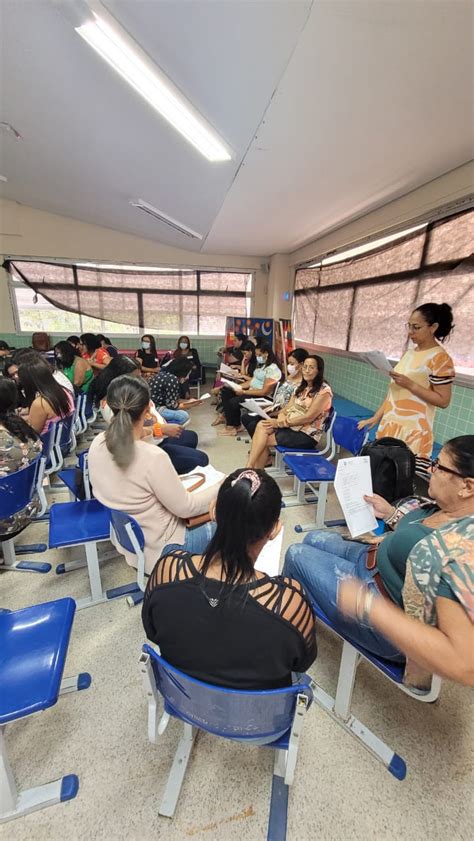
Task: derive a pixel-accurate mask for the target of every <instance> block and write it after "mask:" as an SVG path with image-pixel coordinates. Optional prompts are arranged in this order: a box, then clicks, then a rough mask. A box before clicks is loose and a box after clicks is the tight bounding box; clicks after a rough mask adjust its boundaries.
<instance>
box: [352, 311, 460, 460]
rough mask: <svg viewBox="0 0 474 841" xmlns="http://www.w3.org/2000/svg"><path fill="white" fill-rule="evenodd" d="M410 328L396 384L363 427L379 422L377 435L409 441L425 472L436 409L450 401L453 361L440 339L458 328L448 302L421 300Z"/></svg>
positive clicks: (361, 426) (431, 445)
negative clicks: (411, 344) (411, 343)
mask: <svg viewBox="0 0 474 841" xmlns="http://www.w3.org/2000/svg"><path fill="white" fill-rule="evenodd" d="M407 326H408V335H409V337H410V339H411V340H412V342H413V344H414V347H413V348H410V349H409V350H407V351H406V353H404V354H403V356H402V358H401V359H400V362H399V363H398V364H397V365H396V366H395V368H394V369H393V371H392V372H391V374H390V376H391V377H392V380H393V383H392V384H391V385H390V387H389V389H388V392H387V396H386V398H385V400H384V402H383V403H382V405H381V406H380V408H379V409H378V411H377V412H376V413H375V415H373V416H372V417H371V418H368V419H367V420H363V421H360V423H359V425H358V426H359V429H364V427H367V428H368V429H372V427H373V426H375V425H376V424H377V423H379V421H380V424H379V428H378V430H377V435H376V437H377V438H383V437H385V436H387V437H391V438H399V439H400V440H401V441H404V442H405V444H407V446H408V447H410V449H411V450H412V452H414V453H415V456H417V466H418V468H421V470H423V471H426V470H427V469H428V466H429V460H430V457H431V451H432V449H433V421H434V414H435V409H436V408H437V407H439V408H440V409H446V408H447V407H448V406H449V403H450V401H451V390H452V383H453V380H454V364H453V360H452V359H451V357H450V356H449V354H448V353H447V352H446V351H445V350H444V348H443V347H441V345H440V342H441V343H443V342H444V341H446V339H447V338H448V336H449V334H450V333H451V331H452V329H453V326H454V325H453V311H452V309H451V307H450V306H449V304H435V303H429V304H421V306H419V307H417V308H416V310H414V311H413V312H412V314H411V316H410V320H409V322H408V325H407Z"/></svg>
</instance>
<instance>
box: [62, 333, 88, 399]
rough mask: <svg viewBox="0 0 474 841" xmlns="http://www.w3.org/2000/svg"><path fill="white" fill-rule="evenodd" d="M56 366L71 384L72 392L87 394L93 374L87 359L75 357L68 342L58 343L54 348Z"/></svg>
mask: <svg viewBox="0 0 474 841" xmlns="http://www.w3.org/2000/svg"><path fill="white" fill-rule="evenodd" d="M54 356H55V359H56V366H57V368H58V369H59V370H60V371H63V373H64V374H65V375H66V377H67V378H68V380H69V381H70V382H71V383H72V384H73V386H74V391H76V392H80V393H81V394H87V392H88V391H89V386H90V384H91V382H92V380H93V379H94V372H93V370H92V368H91V366H90V365H89V363H88V361H87V359H83V357H82V356H77V354H76V352H75V350H74V348H73V347H72V345H71V344H70V343H69V342H58V343H57V344H56V345H55V346H54Z"/></svg>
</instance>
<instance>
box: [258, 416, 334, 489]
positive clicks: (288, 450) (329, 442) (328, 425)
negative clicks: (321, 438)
mask: <svg viewBox="0 0 474 841" xmlns="http://www.w3.org/2000/svg"><path fill="white" fill-rule="evenodd" d="M336 418H337V412H336V410H335V409H334V407H332V408H331V411H330V412H329V414H328V416H327V418H326V421H325V424H324V427H323V431H324V433H325V435H326V443H325V446H324V448H323V449H322V450H317V452H316V451H314V450H302V449H301V447H282V446H281V444H277V446H276V447H275V464H274V466H273V467H270V468H268V469H267V473H270V475H271V476H273V477H274V478H275V479H278V478H280V477H284V476H286V475H287V474H288V473H291V471H290V469H289V468H288V465H286V464H285V463H284V461H283V456H285V455H296V454H297V453H299V454H300V455H306V453H310V454H311V455H318V456H324V457H325V458H326V459H327V460H328V461H332V459H333V458H334V456H335V455H336V444H335V442H334V424H335V422H336Z"/></svg>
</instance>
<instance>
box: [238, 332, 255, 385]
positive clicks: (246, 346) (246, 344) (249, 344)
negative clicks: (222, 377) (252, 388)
mask: <svg viewBox="0 0 474 841" xmlns="http://www.w3.org/2000/svg"><path fill="white" fill-rule="evenodd" d="M240 350H241V351H242V353H243V352H244V351H245V350H249V351H250V352H251V354H252V356H251V357H250V361H249V364H248V366H247V371H248V372H249V376H251V377H253V374H254V371H255V368H256V367H257V356H256V353H255V345H254V343H253V342H250V341H246V342H244V344H243V345H242V346H241V348H240Z"/></svg>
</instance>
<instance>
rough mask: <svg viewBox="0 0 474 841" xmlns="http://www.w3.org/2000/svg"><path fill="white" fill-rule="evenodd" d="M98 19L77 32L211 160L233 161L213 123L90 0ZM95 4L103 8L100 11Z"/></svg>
mask: <svg viewBox="0 0 474 841" xmlns="http://www.w3.org/2000/svg"><path fill="white" fill-rule="evenodd" d="M88 6H90V7H91V9H92V13H93V15H94V20H89V21H87V22H86V23H84V24H83V25H82V26H78V27H75V29H76V32H77V33H78V34H79V35H80V36H81V38H84V40H85V41H87V43H88V44H89V45H90V46H91V47H92V48H93V49H94V50H96V52H98V53H99V55H100V56H101V57H102V58H103V59H104V60H105V61H106V62H107V63H108V64H110V66H111V67H113V68H114V70H116V71H117V73H119V74H120V76H122V78H123V79H125V81H127V82H128V83H129V85H131V86H132V88H135V90H136V91H137V92H138V93H139V94H140V95H141V96H143V98H144V99H146V101H147V102H148V103H149V104H150V105H151V106H152V107H153V108H155V109H156V111H158V112H159V113H160V114H161V115H162V116H163V117H164V118H165V119H166V120H168V122H169V123H171V125H172V126H173V127H174V128H175V129H176V130H177V131H179V132H180V133H181V134H182V135H183V137H185V138H186V140H188V141H189V143H191V144H192V145H193V146H194V147H195V148H196V149H198V151H199V152H201V154H202V155H204V157H205V158H207V159H208V161H212V162H215V161H230V160H231V157H232V156H231V154H230V152H229V149H228V148H227V146H226V145H225V143H224V142H223V140H221V138H220V137H219V135H218V134H217V133H216V132H215V131H214V129H213V128H212V126H210V125H209V123H208V122H207V121H206V120H205V119H204V118H203V117H202V116H201V115H200V114H199V112H198V111H197V109H195V108H194V107H193V106H192V105H191V103H190V102H188V100H187V99H186V98H185V97H184V96H183V94H181V93H180V91H179V90H178V88H177V87H176V86H175V85H174V84H173V83H172V82H171V81H170V80H169V79H168V78H167V76H166V75H165V74H164V73H163V72H162V71H161V70H160V69H159V68H158V67H157V66H156V65H155V64H154V63H153V62H152V61H151V59H150V58H149V57H148V56H147V54H146V53H145V52H144V51H143V50H142V49H141V48H140V47H139V46H138V44H137V43H136V42H135V41H134V40H133V39H132V38H131V37H130V36H129V35H128V33H127V32H126V31H125V30H124V29H123V28H122V27H121V26H120V25H119V24H118V23H117V21H116V20H115V18H114V17H113V16H112V15H110V14H109V13H108V12H107V10H106V9H104V8H103V6H101V4H97V3H96V2H89V3H88ZM95 8H99V9H100V13H99V14H98V13H97V12H96V11H95Z"/></svg>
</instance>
